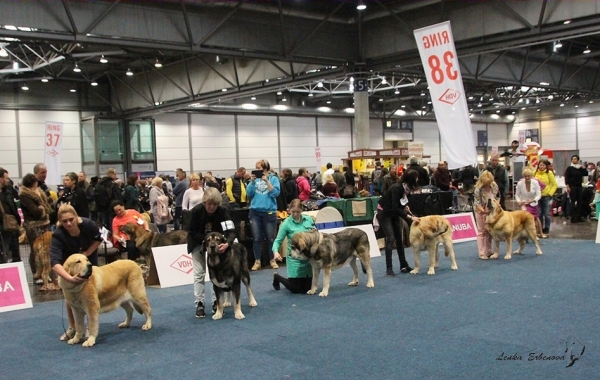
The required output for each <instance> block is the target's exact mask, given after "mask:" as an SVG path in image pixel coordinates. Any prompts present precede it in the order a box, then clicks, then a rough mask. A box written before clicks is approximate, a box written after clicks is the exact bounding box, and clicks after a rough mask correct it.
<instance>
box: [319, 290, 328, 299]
mask: <svg viewBox="0 0 600 380" xmlns="http://www.w3.org/2000/svg"><path fill="white" fill-rule="evenodd" d="M328 294H329V293H328V292H326V291H324V290H323V291H322V292H321V293H319V297H327V295H328Z"/></svg>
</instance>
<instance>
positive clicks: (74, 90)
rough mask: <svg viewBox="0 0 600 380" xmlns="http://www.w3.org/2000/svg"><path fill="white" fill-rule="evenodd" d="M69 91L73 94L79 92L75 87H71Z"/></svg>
mask: <svg viewBox="0 0 600 380" xmlns="http://www.w3.org/2000/svg"><path fill="white" fill-rule="evenodd" d="M69 91H71V92H77V90H76V89H75V87H71V89H70V90H69Z"/></svg>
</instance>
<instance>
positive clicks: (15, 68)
mask: <svg viewBox="0 0 600 380" xmlns="http://www.w3.org/2000/svg"><path fill="white" fill-rule="evenodd" d="M12 68H13V70H18V69H19V62H17V61H14V62H13V63H12Z"/></svg>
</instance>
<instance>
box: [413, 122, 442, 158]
mask: <svg viewBox="0 0 600 380" xmlns="http://www.w3.org/2000/svg"><path fill="white" fill-rule="evenodd" d="M413 135H414V141H416V142H422V143H423V155H425V156H431V157H428V158H423V160H425V161H426V162H427V163H434V164H437V163H438V161H439V160H440V131H439V129H438V125H437V122H435V121H422V122H419V123H417V122H415V124H414V132H413Z"/></svg>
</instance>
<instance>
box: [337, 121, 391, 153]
mask: <svg viewBox="0 0 600 380" xmlns="http://www.w3.org/2000/svg"><path fill="white" fill-rule="evenodd" d="M355 129H356V127H355ZM353 141H354V145H353V146H354V150H356V139H354V140H353ZM383 144H384V142H383V124H382V123H381V119H369V148H371V149H383V147H384V145H383ZM348 150H352V149H348ZM346 156H347V155H346Z"/></svg>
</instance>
